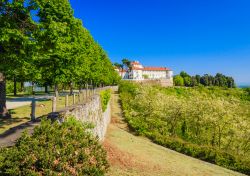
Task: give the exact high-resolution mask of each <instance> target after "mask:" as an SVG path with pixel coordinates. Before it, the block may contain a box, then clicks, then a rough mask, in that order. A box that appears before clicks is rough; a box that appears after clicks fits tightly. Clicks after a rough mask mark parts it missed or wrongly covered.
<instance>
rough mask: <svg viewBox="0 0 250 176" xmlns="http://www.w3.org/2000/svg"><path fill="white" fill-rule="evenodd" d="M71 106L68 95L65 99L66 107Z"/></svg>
mask: <svg viewBox="0 0 250 176" xmlns="http://www.w3.org/2000/svg"><path fill="white" fill-rule="evenodd" d="M68 106H69V95H66V97H65V107H68Z"/></svg>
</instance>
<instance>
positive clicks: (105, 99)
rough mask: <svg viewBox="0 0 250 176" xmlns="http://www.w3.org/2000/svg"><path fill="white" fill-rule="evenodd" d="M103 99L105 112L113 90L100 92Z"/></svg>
mask: <svg viewBox="0 0 250 176" xmlns="http://www.w3.org/2000/svg"><path fill="white" fill-rule="evenodd" d="M100 96H101V101H102V111H103V112H105V111H106V109H107V106H108V103H109V100H110V98H111V90H110V89H107V90H103V91H101V92H100Z"/></svg>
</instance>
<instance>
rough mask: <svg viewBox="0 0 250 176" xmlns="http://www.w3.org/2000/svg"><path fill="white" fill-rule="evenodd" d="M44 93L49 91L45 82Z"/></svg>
mask: <svg viewBox="0 0 250 176" xmlns="http://www.w3.org/2000/svg"><path fill="white" fill-rule="evenodd" d="M44 87H45V93H49V90H48V85H47V84H45V86H44Z"/></svg>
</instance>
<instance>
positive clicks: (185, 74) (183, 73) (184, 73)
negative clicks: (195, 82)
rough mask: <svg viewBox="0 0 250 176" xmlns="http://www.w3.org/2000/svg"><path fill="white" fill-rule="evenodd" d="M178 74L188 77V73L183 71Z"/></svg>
mask: <svg viewBox="0 0 250 176" xmlns="http://www.w3.org/2000/svg"><path fill="white" fill-rule="evenodd" d="M180 76H181V77H182V78H185V77H190V75H189V74H187V73H186V72H184V71H181V73H180Z"/></svg>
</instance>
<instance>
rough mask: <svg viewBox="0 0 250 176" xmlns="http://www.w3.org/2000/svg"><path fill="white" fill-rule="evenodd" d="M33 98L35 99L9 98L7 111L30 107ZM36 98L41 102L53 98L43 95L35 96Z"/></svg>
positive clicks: (29, 97) (30, 97)
mask: <svg viewBox="0 0 250 176" xmlns="http://www.w3.org/2000/svg"><path fill="white" fill-rule="evenodd" d="M33 98H34V97H33V96H28V97H20V98H8V99H7V102H6V106H7V109H15V108H18V107H22V106H26V105H30V104H31V101H32V99H33ZM35 98H36V99H39V100H44V99H50V98H52V96H51V95H43V96H35Z"/></svg>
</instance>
